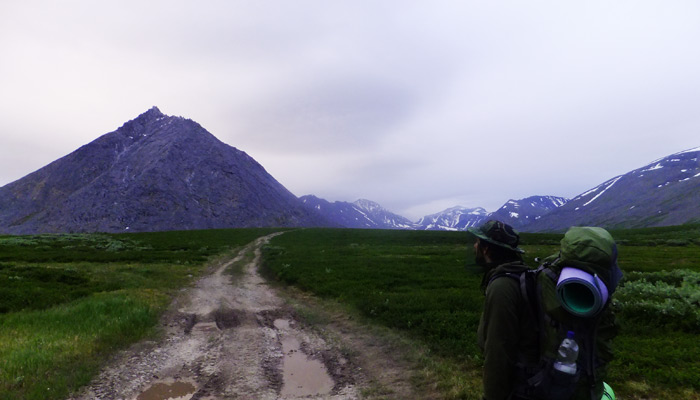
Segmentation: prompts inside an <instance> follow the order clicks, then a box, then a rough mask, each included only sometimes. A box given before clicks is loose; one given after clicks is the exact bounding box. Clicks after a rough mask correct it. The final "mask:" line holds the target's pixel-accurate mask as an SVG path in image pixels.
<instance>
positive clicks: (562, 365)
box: [554, 331, 578, 375]
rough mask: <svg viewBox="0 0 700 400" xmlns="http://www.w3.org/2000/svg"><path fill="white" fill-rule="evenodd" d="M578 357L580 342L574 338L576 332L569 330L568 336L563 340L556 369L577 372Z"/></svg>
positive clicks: (566, 372)
mask: <svg viewBox="0 0 700 400" xmlns="http://www.w3.org/2000/svg"><path fill="white" fill-rule="evenodd" d="M577 358H578V343H576V341H575V340H574V332H573V331H568V332H567V334H566V338H565V339H564V340H562V341H561V344H560V345H559V351H558V352H557V359H556V361H554V369H556V370H559V371H561V372H563V373H565V374H570V375H574V374H576V359H577Z"/></svg>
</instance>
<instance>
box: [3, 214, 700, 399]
mask: <svg viewBox="0 0 700 400" xmlns="http://www.w3.org/2000/svg"><path fill="white" fill-rule="evenodd" d="M272 231H273V230H271V229H240V230H212V231H185V232H161V233H139V234H117V235H108V234H95V235H84V234H80V235H38V236H0V399H8V400H9V399H62V398H65V397H66V396H67V395H68V394H69V393H70V392H71V391H73V390H75V389H76V388H78V387H79V386H81V385H84V384H85V383H87V382H89V380H90V379H91V378H92V377H93V376H94V373H95V372H96V371H97V370H98V369H99V366H100V363H101V362H103V360H104V359H105V358H106V356H107V355H108V354H110V353H111V352H113V351H115V350H116V349H119V348H123V347H124V346H127V345H128V344H129V343H132V342H134V341H136V340H139V339H140V338H143V337H145V336H149V335H153V334H155V330H154V327H155V325H156V323H157V321H158V318H159V316H160V315H161V313H162V312H163V311H164V309H165V307H166V306H167V305H168V304H169V302H170V299H171V298H172V295H173V294H174V293H175V292H176V291H177V290H178V289H179V288H180V287H182V286H183V285H187V284H189V283H190V282H192V281H193V280H194V279H196V278H197V277H198V276H200V275H201V274H202V272H203V271H204V267H205V266H206V265H207V263H208V262H209V261H211V260H213V259H214V258H218V257H221V256H222V255H224V254H230V253H231V252H232V250H233V249H235V248H237V247H239V246H241V245H244V244H247V243H249V242H251V241H252V240H254V239H255V238H257V237H259V236H262V235H265V234H268V233H271V232H272ZM612 234H613V236H614V237H615V238H616V239H617V240H618V242H619V255H620V259H619V264H620V266H621V268H622V269H623V270H624V271H625V275H626V276H625V280H624V281H623V285H622V286H621V287H620V288H619V289H618V292H617V294H616V304H615V306H616V307H618V310H619V312H618V316H619V318H620V323H621V333H620V335H619V336H618V338H617V339H616V342H615V348H616V359H615V361H614V362H613V364H612V365H611V367H610V376H609V379H608V381H609V383H611V384H612V386H613V387H614V388H615V389H616V391H617V393H618V398H626V399H650V398H653V399H680V398H683V399H696V400H697V399H700V395H698V393H700V380H699V379H698V378H697V377H698V376H700V346H697V339H698V334H699V333H700V317H698V315H699V314H698V309H700V304H698V301H700V300H698V292H699V291H700V289H699V288H698V285H700V281H699V280H698V279H697V276H698V274H700V246H699V243H700V226H698V225H690V226H684V227H668V228H654V229H637V230H621V231H613V232H612ZM561 238H562V235H561V234H523V236H522V239H523V244H522V247H523V248H524V249H525V250H526V251H527V253H526V254H525V259H526V261H527V262H528V263H529V264H531V265H533V266H534V265H536V263H535V261H534V259H535V258H536V257H546V256H549V255H551V254H554V253H555V252H556V251H557V249H558V244H559V241H560V240H561ZM263 259H264V261H265V268H264V273H265V274H266V275H267V276H268V277H271V278H273V279H277V280H279V281H280V282H282V283H285V284H290V285H294V286H297V287H299V288H301V289H302V290H304V291H307V292H310V293H313V294H315V295H316V296H319V297H321V298H325V299H330V300H332V301H334V302H337V303H339V304H342V305H343V306H344V307H350V308H351V309H353V310H355V312H357V313H359V314H361V315H362V316H363V317H364V318H367V319H368V320H370V321H373V323H376V324H378V325H380V326H383V327H388V328H390V329H392V330H394V331H395V332H398V333H399V334H400V335H402V336H405V337H406V338H408V339H410V340H411V341H414V342H418V343H420V344H421V346H422V347H426V348H428V350H429V351H428V353H427V354H426V355H425V358H424V359H423V360H422V361H423V363H424V364H425V366H426V368H427V370H429V371H428V372H426V376H425V377H424V378H423V381H422V384H425V383H426V382H430V384H431V385H433V386H434V387H436V388H438V389H440V390H441V391H442V392H443V393H444V394H445V397H446V398H453V399H457V398H464V399H472V398H474V399H476V398H479V396H480V391H481V388H480V367H481V363H482V360H481V355H480V352H479V350H478V348H477V346H476V327H477V324H478V321H479V316H480V314H481V308H482V304H483V295H482V293H481V290H480V288H479V286H480V282H481V274H480V273H479V268H477V267H476V266H475V265H474V264H473V254H472V242H471V239H470V237H469V235H467V234H466V233H460V232H425V231H377V230H349V229H346V230H341V229H304V230H296V231H290V232H287V233H285V234H284V235H281V236H278V237H276V238H274V239H273V240H272V241H271V243H270V245H268V246H266V247H265V248H264V249H263ZM244 261H245V260H244ZM244 264H245V263H244V262H241V263H238V264H237V265H235V266H232V268H231V269H230V271H229V272H230V273H232V274H234V275H235V274H240V268H241V266H242V265H244ZM694 318H695V319H694Z"/></svg>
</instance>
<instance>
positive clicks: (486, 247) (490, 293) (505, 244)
mask: <svg viewBox="0 0 700 400" xmlns="http://www.w3.org/2000/svg"><path fill="white" fill-rule="evenodd" d="M469 232H471V233H472V234H474V236H476V242H475V243H474V257H475V261H476V264H477V265H479V266H481V267H483V268H484V277H483V280H482V281H481V287H482V289H483V290H484V293H485V295H486V300H485V302H484V311H483V313H482V315H481V321H480V322H479V329H478V331H477V340H478V343H479V347H481V349H482V351H483V353H484V370H483V381H484V398H485V399H486V400H501V399H509V398H510V395H511V393H512V392H513V387H514V386H513V383H514V381H515V370H516V368H515V364H516V362H517V359H516V358H517V355H518V353H519V352H521V351H526V350H527V349H532V350H531V351H530V353H531V357H532V358H534V359H537V357H538V352H537V334H536V329H535V321H533V320H532V318H529V317H528V313H527V310H526V306H527V305H526V303H525V302H523V301H522V295H521V293H520V285H519V284H518V283H517V282H516V281H515V280H514V279H508V278H505V279H503V278H498V279H495V280H493V281H491V278H492V277H493V276H494V275H495V274H496V273H497V272H500V271H504V270H514V271H520V270H524V269H528V267H527V266H526V265H525V264H524V263H523V260H522V257H521V254H522V253H523V250H521V249H520V248H519V247H518V244H519V242H520V235H519V234H518V232H517V231H515V230H514V229H513V228H512V227H511V226H510V225H507V224H504V223H503V222H500V221H493V220H491V221H488V222H486V223H485V224H483V225H482V226H480V227H478V228H469Z"/></svg>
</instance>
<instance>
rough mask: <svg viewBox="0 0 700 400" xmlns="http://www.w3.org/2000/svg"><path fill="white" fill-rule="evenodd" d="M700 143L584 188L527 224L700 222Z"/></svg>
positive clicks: (543, 227)
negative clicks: (580, 192) (587, 188)
mask: <svg viewBox="0 0 700 400" xmlns="http://www.w3.org/2000/svg"><path fill="white" fill-rule="evenodd" d="M699 157H700V147H698V148H694V149H690V150H685V151H681V152H679V153H675V154H671V155H670V156H667V157H664V158H661V159H658V160H656V161H653V162H651V163H650V164H648V165H645V166H643V167H641V168H638V169H635V170H633V171H630V172H628V173H626V174H624V175H619V176H616V177H614V178H611V179H609V180H607V181H605V182H603V183H602V184H600V185H598V186H596V187H594V188H592V189H590V190H587V191H585V192H583V193H582V194H580V195H578V196H576V197H575V198H573V199H572V200H571V201H569V202H567V203H566V204H564V205H562V206H561V207H558V208H556V209H554V210H552V212H550V213H548V214H546V215H543V216H542V217H541V218H539V219H537V220H535V221H533V222H532V223H530V224H528V225H526V227H525V228H526V229H527V230H528V231H533V232H534V231H552V230H555V231H561V230H565V229H567V228H568V227H569V226H572V225H594V226H604V227H608V228H643V227H650V226H669V225H682V224H686V223H698V222H700V161H698V160H699Z"/></svg>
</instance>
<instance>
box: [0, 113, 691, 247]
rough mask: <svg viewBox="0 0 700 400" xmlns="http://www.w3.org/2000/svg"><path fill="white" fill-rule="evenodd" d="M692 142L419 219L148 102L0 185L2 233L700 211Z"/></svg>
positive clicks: (652, 222)
mask: <svg viewBox="0 0 700 400" xmlns="http://www.w3.org/2000/svg"><path fill="white" fill-rule="evenodd" d="M699 156H700V147H699V148H695V149H691V150H686V151H682V152H679V153H676V154H672V155H670V156H668V157H664V158H662V159H659V160H656V161H654V162H652V163H650V164H649V165H646V166H644V167H641V168H638V169H636V170H634V171H631V172H629V173H627V174H624V175H620V176H617V177H614V178H612V179H609V180H608V181H606V182H604V183H602V184H600V185H598V186H596V187H594V188H592V189H590V190H587V191H585V192H583V193H582V194H580V195H579V196H576V197H575V198H574V199H572V200H567V199H565V198H562V197H555V196H531V197H528V198H525V199H519V200H508V201H507V202H506V203H505V204H504V205H503V206H502V207H501V208H499V209H498V210H496V211H495V212H493V213H488V212H487V211H486V210H484V209H483V208H480V207H475V208H466V207H461V206H457V207H452V208H449V209H447V210H444V211H442V212H439V213H436V214H431V215H427V216H425V217H423V218H421V219H420V220H419V221H417V222H412V221H410V220H408V219H407V218H404V217H402V216H400V215H397V214H394V213H392V212H391V211H388V210H386V209H384V208H383V207H382V206H380V205H379V204H377V203H375V202H373V201H370V200H357V201H355V202H353V203H349V202H340V201H336V202H334V203H331V202H329V201H326V200H324V199H320V198H318V197H316V196H313V195H308V196H303V197H301V198H297V197H296V196H294V195H293V194H292V193H291V192H289V191H288V190H287V189H286V188H285V187H284V186H282V185H281V184H280V183H279V182H277V181H276V180H275V179H274V178H273V177H272V176H271V175H270V174H268V173H267V172H266V171H265V169H264V168H263V167H262V166H261V165H260V164H258V163H257V162H256V161H255V160H253V159H252V158H251V157H250V156H248V155H247V154H246V153H244V152H242V151H240V150H238V149H236V148H234V147H231V146H229V145H227V144H225V143H223V142H221V141H219V140H218V139H216V138H215V137H214V136H213V135H212V134H210V133H209V132H207V131H206V130H205V129H204V128H202V127H201V126H200V125H199V124H197V123H196V122H194V121H191V120H189V119H185V118H182V117H173V116H167V115H164V114H163V113H161V112H160V110H158V108H156V107H154V108H152V109H150V110H148V111H147V112H145V113H143V114H141V115H139V116H138V117H137V118H136V119H134V120H131V121H128V122H126V123H125V124H124V125H123V126H121V127H120V128H119V129H117V130H116V131H114V132H110V133H107V134H105V135H103V136H101V137H99V138H98V139H96V140H95V141H93V142H91V143H89V144H87V145H85V146H83V147H81V148H79V149H78V150H76V151H74V152H73V153H71V154H69V155H67V156H65V157H63V158H60V159H58V160H56V161H54V162H52V163H51V164H49V165H47V166H45V167H43V168H41V169H40V170H38V171H36V172H33V173H31V174H29V175H27V176H25V177H24V178H21V179H19V180H17V181H15V182H12V183H10V184H8V185H5V186H3V187H1V188H0V234H33V233H52V232H124V231H132V232H135V231H161V230H180V229H183V230H184V229H211V228H236V227H263V226H278V227H317V226H327V227H345V228H363V229H422V230H454V231H463V230H466V229H467V228H469V227H472V226H476V225H479V224H481V223H483V222H485V221H486V220H488V219H499V220H502V221H504V222H507V223H509V224H511V225H512V226H514V227H516V228H517V229H519V230H521V231H563V230H565V229H566V228H568V227H569V226H572V225H596V226H604V227H608V228H636V227H647V226H665V225H679V224H684V223H691V222H700V162H699V161H698V157H699Z"/></svg>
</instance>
